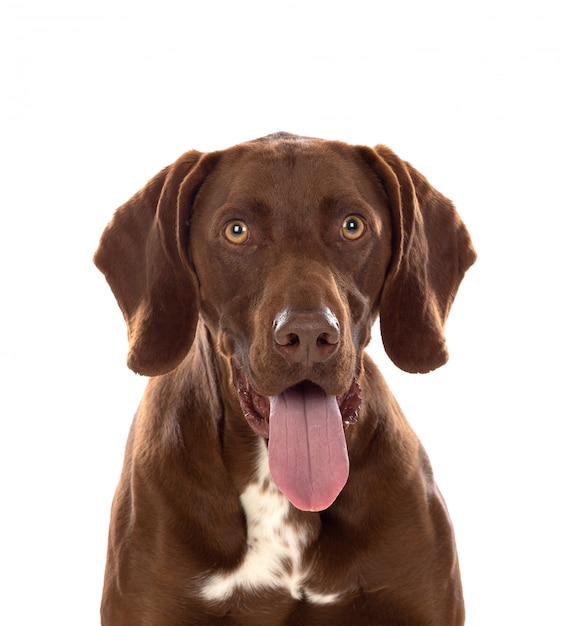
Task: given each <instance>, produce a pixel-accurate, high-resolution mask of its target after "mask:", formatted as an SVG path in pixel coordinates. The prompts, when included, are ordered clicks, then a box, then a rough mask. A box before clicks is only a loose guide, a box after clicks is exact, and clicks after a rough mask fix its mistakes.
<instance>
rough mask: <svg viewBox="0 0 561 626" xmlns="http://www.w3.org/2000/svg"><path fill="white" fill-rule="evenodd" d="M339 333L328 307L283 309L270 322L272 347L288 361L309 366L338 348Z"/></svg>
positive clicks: (333, 316) (334, 318)
mask: <svg viewBox="0 0 561 626" xmlns="http://www.w3.org/2000/svg"><path fill="white" fill-rule="evenodd" d="M340 336H341V335H340V332H339V321H338V320H337V317H336V316H335V314H334V313H333V311H331V310H330V309H328V308H327V307H324V308H321V309H317V310H313V311H298V310H297V311H293V310H290V309H285V310H284V311H282V312H281V313H279V315H277V317H276V319H275V321H274V322H273V339H274V341H275V347H276V349H277V350H278V351H279V352H280V353H281V354H282V355H283V356H284V358H285V359H286V360H287V361H288V362H289V363H300V364H303V365H307V366H310V365H313V364H314V363H321V362H322V361H325V360H326V359H328V358H329V357H330V356H331V355H332V354H333V353H334V352H335V351H336V350H337V346H338V345H339V339H340Z"/></svg>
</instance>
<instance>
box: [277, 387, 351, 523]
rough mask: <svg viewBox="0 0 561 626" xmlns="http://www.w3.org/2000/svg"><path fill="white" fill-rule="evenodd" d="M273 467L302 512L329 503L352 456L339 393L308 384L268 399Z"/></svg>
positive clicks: (340, 486) (344, 477)
mask: <svg viewBox="0 0 561 626" xmlns="http://www.w3.org/2000/svg"><path fill="white" fill-rule="evenodd" d="M269 401H270V406H271V410H270V416H269V469H270V471H271V476H272V478H273V481H274V482H275V484H276V485H277V487H278V488H279V489H280V490H281V491H282V492H283V493H284V495H285V496H286V497H287V498H288V499H289V500H290V502H292V504H293V505H294V506H295V507H297V508H299V509H301V510H303V511H322V510H324V509H326V508H327V507H328V506H330V505H331V504H332V503H333V501H334V500H335V498H336V497H337V496H338V495H339V493H340V491H341V490H342V489H343V487H344V486H345V484H346V482H347V479H348V477H349V456H348V453H347V443H346V441H345V432H344V428H343V420H342V418H341V412H340V410H339V406H338V404H337V399H336V397H335V396H327V395H326V394H325V392H324V391H323V390H322V389H321V388H320V387H318V386H317V385H314V384H313V383H309V382H304V383H300V384H299V385H297V386H296V387H292V388H291V389H288V390H286V391H284V392H283V393H281V394H280V395H279V396H274V397H272V398H269Z"/></svg>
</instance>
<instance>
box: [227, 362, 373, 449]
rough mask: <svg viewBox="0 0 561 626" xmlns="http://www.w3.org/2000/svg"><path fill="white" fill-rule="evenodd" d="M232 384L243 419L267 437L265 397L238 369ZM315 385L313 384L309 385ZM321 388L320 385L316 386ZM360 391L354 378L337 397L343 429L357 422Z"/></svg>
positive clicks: (236, 368) (266, 400) (292, 386)
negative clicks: (233, 384) (346, 388)
mask: <svg viewBox="0 0 561 626" xmlns="http://www.w3.org/2000/svg"><path fill="white" fill-rule="evenodd" d="M234 382H235V385H236V391H237V394H238V399H239V402H240V406H241V409H242V412H243V414H244V417H245V418H246V420H247V422H248V424H249V425H250V426H251V428H252V429H253V430H254V431H255V432H256V433H257V434H258V435H261V436H262V437H265V438H268V436H269V411H270V403H269V398H268V397H267V396H264V395H261V394H260V393H258V392H257V391H255V389H254V388H253V387H252V385H251V383H250V382H249V378H248V376H247V375H246V373H245V372H244V371H243V369H242V368H240V367H234ZM304 383H306V384H310V381H308V380H302V381H300V382H298V383H297V384H296V385H291V386H290V387H288V388H287V389H291V388H294V387H297V386H298V385H302V384H304ZM311 384H315V383H311ZM317 386H318V387H321V386H320V385H317ZM360 393H361V389H360V385H359V383H358V380H357V378H356V376H355V377H354V378H353V380H352V382H351V385H350V387H349V389H348V390H347V391H346V392H345V393H344V394H341V395H338V396H336V397H337V404H338V405H339V410H340V411H341V419H342V421H343V427H344V428H345V429H347V428H348V427H349V426H350V425H351V424H355V423H356V422H357V420H358V413H359V410H360V404H361V397H360Z"/></svg>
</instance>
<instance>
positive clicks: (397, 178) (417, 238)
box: [374, 146, 476, 372]
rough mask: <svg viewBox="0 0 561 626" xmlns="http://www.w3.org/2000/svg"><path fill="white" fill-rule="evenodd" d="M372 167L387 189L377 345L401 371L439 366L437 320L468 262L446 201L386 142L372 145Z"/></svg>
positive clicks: (465, 237) (467, 243) (441, 347)
mask: <svg viewBox="0 0 561 626" xmlns="http://www.w3.org/2000/svg"><path fill="white" fill-rule="evenodd" d="M374 168H375V170H376V172H377V174H378V176H379V178H380V179H381V181H382V184H383V185H384V187H385V189H386V193H387V195H388V200H389V204H390V209H391V214H392V224H393V243H392V246H393V255H392V260H391V263H390V267H389V270H388V274H387V277H386V280H385V283H384V287H383V291H382V299H381V305H380V328H381V332H382V340H383V342H384V347H385V350H386V352H387V354H388V356H389V357H390V358H391V360H392V361H393V362H394V363H395V364H396V365H397V366H398V367H399V368H401V369H402V370H404V371H406V372H428V371H430V370H434V369H436V368H438V367H440V366H441V365H444V363H446V361H447V360H448V350H447V348H446V340H445V337H444V325H445V322H446V318H447V317H448V313H449V312H450V307H451V306H452V302H453V301H454V297H455V295H456V292H457V290H458V287H459V285H460V282H461V280H462V278H463V276H464V274H465V272H466V270H467V269H468V268H469V267H470V266H471V265H472V264H473V263H474V262H475V259H476V254H475V250H474V249H473V246H472V243H471V239H470V236H469V233H468V231H467V229H466V227H465V225H464V223H463V222H462V220H461V219H460V217H459V215H458V214H457V212H456V210H455V208H454V205H453V204H452V202H451V201H450V200H448V199H447V198H445V197H444V196H443V195H442V194H441V193H439V192H438V191H436V189H434V188H433V187H432V186H431V185H430V184H429V182H428V181H427V180H426V178H425V177H424V176H423V175H422V174H420V173H419V172H417V170H415V169H414V168H413V167H412V166H411V165H410V164H409V163H406V162H405V161H402V160H401V159H400V158H399V157H398V156H397V155H395V154H394V153H393V152H392V151H391V150H390V149H389V148H386V147H385V146H376V148H374Z"/></svg>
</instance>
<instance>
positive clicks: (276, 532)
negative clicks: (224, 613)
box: [201, 442, 339, 604]
mask: <svg viewBox="0 0 561 626" xmlns="http://www.w3.org/2000/svg"><path fill="white" fill-rule="evenodd" d="M240 501H241V504H242V506H243V509H244V511H245V515H246V522H247V552H246V554H245V556H244V559H243V561H242V562H241V564H240V565H239V566H238V568H237V569H235V570H233V571H231V572H216V573H213V574H211V575H209V576H208V577H205V580H204V583H203V585H202V589H201V595H202V597H203V598H204V599H205V600H207V601H214V602H220V601H224V600H227V599H228V598H229V597H230V596H231V595H232V594H233V592H234V591H235V590H236V588H237V589H241V590H243V591H247V592H258V591H259V590H260V589H263V588H277V589H278V588H280V589H284V590H286V591H288V593H290V595H291V596H292V597H293V598H295V599H297V600H302V599H304V598H305V599H307V600H308V601H309V602H314V603H316V604H330V603H332V602H334V601H335V600H337V598H338V597H339V594H335V593H333V594H319V593H315V592H312V591H310V590H307V589H305V588H304V586H303V583H304V579H305V578H306V574H307V572H306V571H305V570H304V569H303V567H302V554H303V552H304V550H305V548H306V547H307V545H308V542H309V540H310V538H309V535H308V532H307V530H306V529H305V528H301V527H298V526H297V525H296V524H294V523H292V522H291V521H290V519H289V512H290V504H289V502H288V500H287V498H286V497H285V496H284V495H283V494H282V493H281V492H280V491H279V490H278V489H277V487H276V485H275V484H274V483H273V481H272V480H271V477H270V474H269V461H268V456H267V448H266V446H265V443H264V442H263V445H262V447H261V448H260V451H259V460H258V467H257V477H256V481H255V482H252V483H250V484H249V485H248V486H247V487H246V488H245V490H244V491H243V493H242V494H241V496H240Z"/></svg>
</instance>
